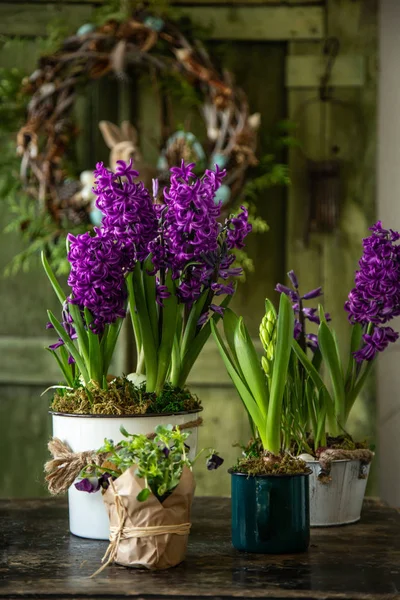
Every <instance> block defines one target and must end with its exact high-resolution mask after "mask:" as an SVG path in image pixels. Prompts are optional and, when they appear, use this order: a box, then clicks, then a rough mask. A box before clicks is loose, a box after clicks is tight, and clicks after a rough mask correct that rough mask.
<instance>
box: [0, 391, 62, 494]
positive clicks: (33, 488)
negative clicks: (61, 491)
mask: <svg viewBox="0 0 400 600" xmlns="http://www.w3.org/2000/svg"><path fill="white" fill-rule="evenodd" d="M41 392H42V386H26V385H13V386H7V385H0V423H2V429H1V436H0V453H1V456H2V457H3V459H2V469H1V471H0V496H1V497H2V498H7V497H18V498H27V497H28V498H29V497H30V498H32V497H36V496H45V495H47V494H48V492H47V491H46V488H45V486H44V474H43V464H44V462H45V461H46V460H47V459H48V453H47V447H46V446H47V441H48V440H49V439H50V435H51V423H50V417H49V415H48V414H47V399H46V398H40V394H41Z"/></svg>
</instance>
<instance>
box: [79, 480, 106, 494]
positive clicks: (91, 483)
mask: <svg viewBox="0 0 400 600" xmlns="http://www.w3.org/2000/svg"><path fill="white" fill-rule="evenodd" d="M74 485H75V487H76V489H77V490H78V491H79V492H88V493H89V494H93V493H94V492H98V491H99V489H100V483H99V480H98V479H96V478H92V477H91V478H90V479H89V478H88V477H85V478H84V479H81V480H80V481H77V482H76V483H74Z"/></svg>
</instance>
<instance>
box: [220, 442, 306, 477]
mask: <svg viewBox="0 0 400 600" xmlns="http://www.w3.org/2000/svg"><path fill="white" fill-rule="evenodd" d="M243 454H244V457H243V458H239V459H238V461H237V463H236V465H235V466H234V467H233V468H232V471H235V472H236V473H246V474H247V475H298V474H301V473H305V472H306V471H307V465H306V463H305V462H304V461H303V460H300V459H298V458H296V457H294V456H292V455H291V454H288V453H287V452H285V453H282V454H280V455H278V456H275V455H274V454H271V452H265V451H264V450H263V448H262V446H261V443H260V442H259V441H258V440H256V441H253V440H252V441H251V442H250V443H249V444H248V445H247V446H246V448H244V449H243Z"/></svg>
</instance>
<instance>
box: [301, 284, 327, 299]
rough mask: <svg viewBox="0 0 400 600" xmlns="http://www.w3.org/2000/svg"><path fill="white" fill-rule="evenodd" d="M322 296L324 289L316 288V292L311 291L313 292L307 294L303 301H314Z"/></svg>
mask: <svg viewBox="0 0 400 600" xmlns="http://www.w3.org/2000/svg"><path fill="white" fill-rule="evenodd" d="M320 296H322V287H318V288H315V290H311V292H307V294H304V296H302V300H314V298H319V297H320Z"/></svg>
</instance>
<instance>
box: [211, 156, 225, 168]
mask: <svg viewBox="0 0 400 600" xmlns="http://www.w3.org/2000/svg"><path fill="white" fill-rule="evenodd" d="M227 162H228V157H227V156H226V154H220V153H219V152H216V153H215V154H213V155H212V157H211V159H210V168H211V169H212V168H213V167H214V165H218V166H219V168H220V169H223V168H224V167H225V166H226V163H227Z"/></svg>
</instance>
